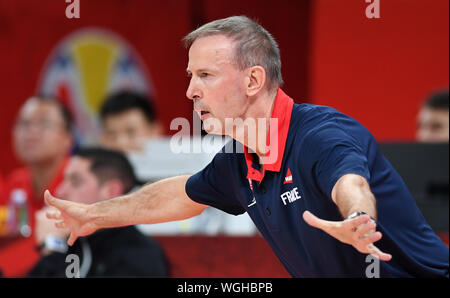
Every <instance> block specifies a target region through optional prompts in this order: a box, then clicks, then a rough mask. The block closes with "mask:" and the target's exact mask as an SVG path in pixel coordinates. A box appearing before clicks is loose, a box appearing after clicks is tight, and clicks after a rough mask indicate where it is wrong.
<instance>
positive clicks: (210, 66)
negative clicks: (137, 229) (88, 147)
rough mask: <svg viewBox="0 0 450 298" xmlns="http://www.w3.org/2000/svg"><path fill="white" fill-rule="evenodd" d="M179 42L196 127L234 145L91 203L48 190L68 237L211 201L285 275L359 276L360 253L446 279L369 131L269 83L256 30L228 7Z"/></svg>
mask: <svg viewBox="0 0 450 298" xmlns="http://www.w3.org/2000/svg"><path fill="white" fill-rule="evenodd" d="M185 41H186V44H187V47H188V48H189V63H188V68H187V72H188V75H189V76H190V77H191V80H190V84H189V87H188V90H187V93H186V95H187V97H188V98H189V99H191V100H192V101H193V103H194V109H195V110H196V111H197V112H198V113H199V114H200V115H201V118H202V120H203V122H204V125H205V129H206V131H207V132H208V133H223V134H227V135H229V136H231V137H233V138H234V139H235V141H236V142H239V143H242V144H243V145H244V154H241V153H225V152H228V151H229V150H228V149H227V146H225V148H224V149H225V150H224V151H225V152H224V153H219V154H217V155H216V156H215V158H214V160H213V161H212V162H211V163H210V164H209V165H208V166H207V167H206V168H205V169H204V170H202V171H201V172H199V173H197V174H195V175H193V176H191V177H189V176H179V177H174V178H169V179H165V180H162V181H159V182H156V183H154V184H150V185H147V186H144V187H143V188H142V189H140V190H139V191H136V192H135V193H133V194H130V195H126V196H121V197H118V198H115V199H112V200H109V201H107V202H103V203H97V204H94V205H84V204H75V203H72V202H66V201H62V200H58V199H56V198H54V197H52V196H51V194H50V193H49V192H46V201H47V202H48V203H49V204H50V205H52V206H55V207H56V208H58V209H59V211H58V212H53V213H48V214H47V216H48V217H49V218H52V219H56V220H58V222H56V223H55V225H56V226H57V227H62V228H64V227H67V228H69V229H70V231H71V235H70V237H69V240H68V243H69V244H72V243H73V242H74V241H75V240H76V239H77V237H79V236H83V235H87V234H90V233H92V232H93V231H96V230H97V229H99V228H105V227H115V226H125V225H130V224H136V223H142V222H145V223H157V222H163V221H170V220H179V219H184V218H188V217H191V216H195V215H197V214H200V213H201V212H202V211H203V210H204V209H205V208H206V205H211V206H214V207H217V208H219V209H222V210H223V211H226V212H228V213H231V214H241V213H243V212H248V214H249V215H250V217H251V218H252V219H253V221H254V223H255V224H256V226H257V227H258V229H259V231H260V232H261V234H262V235H263V236H264V238H265V239H266V240H267V241H268V242H269V244H270V245H271V247H272V248H273V250H274V252H275V253H276V255H277V256H278V258H279V259H280V261H281V262H282V263H283V265H284V266H285V267H286V269H287V270H288V271H289V273H290V274H291V275H292V276H294V277H330V276H333V277H363V276H366V269H367V267H368V265H370V264H371V263H370V262H369V263H368V262H367V260H368V258H367V254H372V255H374V256H376V257H377V258H379V259H380V260H381V261H380V262H379V263H378V264H379V266H378V267H379V268H378V269H376V270H374V272H375V274H376V275H379V276H382V277H385V276H447V277H448V255H449V251H448V248H447V247H446V246H445V245H444V244H443V243H442V241H441V240H440V239H439V238H438V237H437V236H436V235H435V234H434V232H433V231H432V230H431V228H430V226H429V225H428V224H427V223H426V222H425V220H424V218H423V217H422V216H421V214H420V211H419V209H418V208H417V206H416V205H415V203H414V200H413V198H412V197H411V195H410V194H409V192H408V190H407V188H406V186H405V184H404V183H403V182H402V180H401V178H400V177H399V175H398V174H397V173H396V172H395V170H394V169H393V168H392V166H391V165H390V164H389V163H388V162H387V160H386V159H384V158H383V156H382V155H381V154H380V152H379V151H378V148H377V145H376V142H375V140H374V138H373V137H372V135H371V134H370V133H369V132H368V131H367V130H366V129H365V128H363V127H362V126H361V125H360V124H359V123H358V122H356V121H355V120H353V119H351V118H349V117H347V116H345V115H343V114H341V113H339V112H337V111H336V110H334V109H331V108H328V107H321V106H314V105H308V104H302V105H297V104H294V103H293V100H292V99H291V98H289V97H288V96H287V95H286V94H285V93H284V92H283V91H282V90H281V89H280V88H279V86H280V84H281V83H282V77H281V71H280V65H281V63H280V56H279V51H278V47H277V44H276V43H275V41H274V40H273V38H272V36H271V35H270V34H269V33H268V32H267V31H266V30H265V29H264V28H262V27H261V26H259V25H258V24H256V23H255V22H253V21H252V20H250V19H248V18H246V17H230V18H227V19H222V20H217V21H214V22H211V23H208V24H206V25H204V26H202V27H200V28H198V29H197V30H195V31H193V32H191V33H190V34H189V35H188V36H187V37H185ZM239 119H240V120H242V121H239ZM255 119H256V120H257V121H256V120H255ZM252 122H253V123H259V124H258V125H256V127H254V129H252V127H251V125H249V123H250V124H251V123H252ZM232 145H233V147H234V144H232ZM252 152H253V153H252ZM313 213H314V214H317V215H318V216H319V217H321V218H324V219H325V220H324V219H320V218H318V217H316V216H315V215H313ZM131 215H132V216H131ZM302 215H303V216H302ZM371 218H372V219H371ZM376 229H378V231H376ZM382 236H383V238H381V237H382ZM380 239H381V240H380ZM375 242H377V246H375V245H374V243H375ZM384 251H385V252H384ZM370 260H371V259H369V261H370ZM377 261H378V260H377ZM373 262H375V261H373Z"/></svg>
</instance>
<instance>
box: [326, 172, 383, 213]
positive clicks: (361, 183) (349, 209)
mask: <svg viewBox="0 0 450 298" xmlns="http://www.w3.org/2000/svg"><path fill="white" fill-rule="evenodd" d="M332 199H333V201H334V202H335V203H336V205H337V206H338V208H339V211H340V213H341V215H342V217H343V218H344V219H345V218H347V217H348V216H349V215H350V214H352V213H353V212H358V211H363V212H365V213H367V214H369V215H370V216H371V217H372V218H374V219H376V218H377V208H376V200H375V196H374V195H373V193H372V192H371V190H370V186H369V184H368V183H367V181H366V179H365V178H363V177H361V176H359V175H354V174H348V175H344V176H342V177H341V178H340V179H339V180H338V181H337V182H336V185H335V186H334V188H333V191H332Z"/></svg>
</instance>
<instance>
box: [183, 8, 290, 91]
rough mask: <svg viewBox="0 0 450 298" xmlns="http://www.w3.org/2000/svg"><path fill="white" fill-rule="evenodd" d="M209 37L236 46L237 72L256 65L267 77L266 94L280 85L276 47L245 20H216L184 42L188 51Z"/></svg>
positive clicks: (238, 17) (281, 82)
mask: <svg viewBox="0 0 450 298" xmlns="http://www.w3.org/2000/svg"><path fill="white" fill-rule="evenodd" d="M212 35H225V36H227V37H229V38H231V39H232V40H233V41H235V42H236V47H235V53H234V62H236V64H237V66H238V68H239V69H240V70H244V69H246V68H248V67H251V66H256V65H259V66H261V67H263V68H264V70H265V71H266V74H267V86H268V90H272V89H274V88H278V87H280V86H281V85H282V84H283V78H282V75H281V59H280V50H279V49H278V44H277V43H276V41H275V39H274V38H273V37H272V35H271V34H270V33H269V32H268V31H267V30H266V29H264V28H263V27H262V26H261V25H259V24H258V23H256V22H255V21H253V20H251V19H249V18H248V17H246V16H232V17H228V18H225V19H220V20H215V21H212V22H210V23H207V24H205V25H203V26H201V27H199V28H197V29H196V30H194V31H192V32H191V33H189V34H188V35H186V36H185V37H184V38H183V41H184V44H185V46H186V48H187V49H189V48H190V47H191V46H192V44H193V43H194V41H195V40H197V39H198V38H201V37H206V36H212Z"/></svg>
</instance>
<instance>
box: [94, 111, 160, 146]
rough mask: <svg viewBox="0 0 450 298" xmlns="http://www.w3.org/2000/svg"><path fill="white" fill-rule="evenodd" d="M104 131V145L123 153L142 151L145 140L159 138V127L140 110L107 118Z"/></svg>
mask: <svg viewBox="0 0 450 298" xmlns="http://www.w3.org/2000/svg"><path fill="white" fill-rule="evenodd" d="M103 129H104V138H103V145H105V146H106V147H109V148H113V149H116V150H120V151H123V152H128V151H140V150H142V149H143V144H144V141H145V140H147V139H149V138H154V137H158V136H159V129H158V125H157V124H152V123H149V122H148V120H147V118H145V116H144V113H142V112H141V111H140V110H138V109H131V110H128V111H124V112H123V113H120V114H116V115H110V116H108V117H106V119H105V120H104V122H103Z"/></svg>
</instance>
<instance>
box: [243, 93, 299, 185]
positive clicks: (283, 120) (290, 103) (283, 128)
mask: <svg viewBox="0 0 450 298" xmlns="http://www.w3.org/2000/svg"><path fill="white" fill-rule="evenodd" d="M293 107H294V100H292V98H290V97H289V96H287V95H286V93H284V92H283V90H281V88H279V89H278V92H277V97H276V98H275V103H274V107H273V111H272V118H273V119H278V130H277V131H275V132H272V138H274V137H277V135H278V139H277V140H278V142H273V143H271V142H270V138H271V134H270V131H271V130H270V129H269V132H268V133H267V147H268V148H269V151H268V154H266V155H268V156H270V152H274V151H276V152H277V153H278V155H277V156H276V160H275V162H273V163H267V164H265V165H263V169H262V172H261V171H259V170H257V169H255V168H254V167H253V155H252V154H250V153H249V151H248V148H247V147H245V146H244V155H245V162H246V163H247V169H248V170H247V179H251V180H255V181H258V182H261V181H262V180H263V178H264V174H265V171H273V172H279V171H280V169H281V163H282V162H283V155H284V149H285V147H286V139H287V135H288V131H289V125H290V123H291V115H292V108H293ZM269 159H270V158H269Z"/></svg>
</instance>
